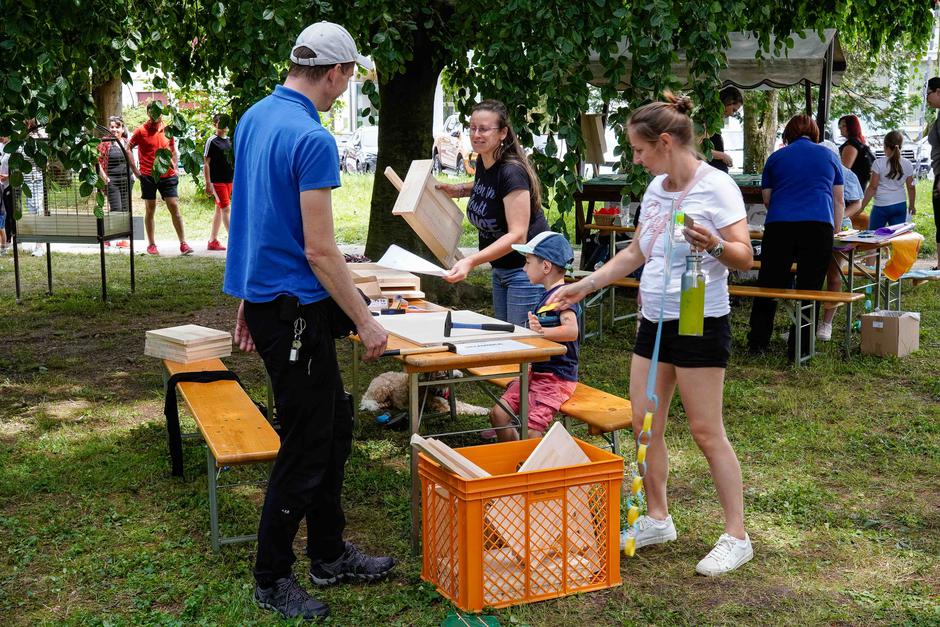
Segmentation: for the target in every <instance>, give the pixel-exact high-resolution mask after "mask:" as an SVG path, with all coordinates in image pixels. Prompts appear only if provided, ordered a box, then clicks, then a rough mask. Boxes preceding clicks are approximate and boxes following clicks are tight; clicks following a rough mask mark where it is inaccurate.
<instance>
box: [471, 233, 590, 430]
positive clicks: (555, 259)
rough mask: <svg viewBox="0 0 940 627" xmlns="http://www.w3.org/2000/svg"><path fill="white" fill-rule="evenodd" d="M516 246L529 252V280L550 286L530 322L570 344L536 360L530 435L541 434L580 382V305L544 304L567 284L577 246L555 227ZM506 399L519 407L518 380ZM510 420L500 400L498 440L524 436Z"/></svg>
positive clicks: (495, 415) (494, 417)
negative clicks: (568, 271)
mask: <svg viewBox="0 0 940 627" xmlns="http://www.w3.org/2000/svg"><path fill="white" fill-rule="evenodd" d="M512 247H513V249H514V250H516V251H518V252H520V253H523V254H525V272H526V276H528V277H529V281H531V282H532V283H533V284H537V285H542V286H543V287H544V288H545V294H544V295H543V296H542V300H540V301H539V304H538V305H537V306H536V308H535V312H531V311H530V312H529V322H528V326H529V328H530V329H532V330H533V331H538V332H539V333H541V334H542V336H543V337H544V338H545V339H547V340H551V341H553V342H558V343H559V344H564V345H565V346H566V347H567V348H568V352H566V353H564V354H562V355H555V356H554V357H552V358H551V359H549V360H548V361H541V362H535V363H533V364H532V368H531V371H530V373H529V437H530V438H539V437H542V434H543V433H544V432H545V430H546V429H548V426H549V425H550V424H551V422H552V419H553V418H554V417H555V412H557V411H558V410H559V408H560V407H561V406H562V404H563V403H564V402H565V401H567V400H568V399H569V398H571V395H572V394H574V389H575V387H577V385H578V316H579V315H580V314H581V307H580V305H573V306H571V307H570V308H565V309H558V308H556V307H554V306H551V305H549V306H546V305H545V303H546V301H548V299H549V297H550V296H551V295H552V293H553V292H554V291H555V290H557V289H558V288H559V287H561V286H562V285H564V284H565V268H566V266H569V265H570V264H571V263H572V262H573V261H574V251H572V249H571V244H569V243H568V240H567V239H566V238H565V236H564V235H562V234H560V233H555V232H552V231H545V232H543V233H539V234H538V235H536V236H535V237H533V238H532V239H531V240H529V242H528V243H527V244H524V245H519V244H513V246H512ZM501 400H502V402H503V403H505V404H506V405H507V406H508V407H509V408H510V409H511V410H512V411H513V412H516V413H518V411H519V381H513V382H512V383H511V384H510V385H509V387H508V388H507V389H506V393H505V394H503V397H502V399H501ZM511 420H512V417H511V416H510V415H509V414H508V413H507V412H506V410H505V409H503V408H502V406H501V405H500V404H497V405H495V406H494V407H493V409H492V410H491V411H490V421H491V422H492V424H493V427H494V429H495V430H496V437H497V438H498V439H499V441H501V442H506V441H510V440H517V439H519V434H518V433H517V431H516V430H515V428H513V427H512V423H511ZM500 427H507V428H500Z"/></svg>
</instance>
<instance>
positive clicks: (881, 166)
mask: <svg viewBox="0 0 940 627" xmlns="http://www.w3.org/2000/svg"><path fill="white" fill-rule="evenodd" d="M890 171H891V165H890V164H889V163H888V158H887V157H878V158H877V159H875V162H874V163H873V164H872V165H871V172H872V174H877V175H878V189H877V190H876V191H875V206H877V207H887V206H890V205H896V204H898V203H899V202H906V201H907V192H906V191H905V190H906V186H907V179H909V178H910V177H912V176H913V175H914V166H913V164H911V162H910V161H908V160H907V159H905V158H904V157H901V178H899V179H892V178H888V173H889V172H890Z"/></svg>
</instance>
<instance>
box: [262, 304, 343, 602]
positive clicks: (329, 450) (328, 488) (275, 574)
mask: <svg viewBox="0 0 940 627" xmlns="http://www.w3.org/2000/svg"><path fill="white" fill-rule="evenodd" d="M330 306H333V307H335V305H333V302H332V300H330V299H327V300H326V301H320V302H318V303H313V304H311V305H304V306H302V307H300V308H299V309H294V311H295V314H294V316H296V315H298V314H299V315H302V316H303V318H304V320H305V321H306V323H307V326H306V330H305V331H304V333H303V336H302V343H303V346H302V348H301V350H300V359H299V360H298V361H297V362H296V363H290V362H289V360H288V359H289V355H290V350H291V342H292V341H293V339H294V321H293V319H292V316H291V315H287V313H289V312H287V313H285V308H284V307H283V303H282V302H281V300H280V299H279V300H275V301H272V302H270V303H263V304H257V303H248V302H245V319H246V321H247V323H248V329H249V330H250V331H251V337H252V339H253V340H254V342H255V346H256V347H257V349H258V352H259V353H260V355H261V358H262V359H263V360H264V365H265V368H266V369H267V371H268V375H269V376H270V377H271V382H272V384H273V386H274V402H275V406H276V407H277V416H278V420H279V422H280V425H281V434H280V435H281V448H280V451H279V452H278V455H277V459H276V460H275V462H274V468H273V470H272V472H271V478H270V481H269V482H268V491H267V494H266V496H265V499H264V507H263V509H262V511H261V523H260V525H259V527H258V557H257V561H256V563H255V579H256V580H257V582H258V584H259V585H260V586H262V587H270V586H271V585H272V584H273V583H274V581H275V580H277V579H280V578H282V577H287V576H289V575H290V573H291V566H292V565H293V563H294V561H295V559H296V558H295V556H294V551H293V549H292V544H293V542H294V537H295V536H296V535H297V528H298V527H299V526H300V521H301V519H302V518H306V519H307V555H308V556H309V557H310V558H311V559H323V560H327V561H333V560H334V559H336V558H337V557H339V556H340V555H341V554H342V553H343V551H344V548H345V547H344V544H343V529H344V528H345V526H346V517H345V516H344V514H343V507H342V491H343V470H344V466H345V464H346V460H347V458H348V457H349V453H350V450H351V447H352V426H353V425H352V404H351V401H350V399H349V397H348V396H347V395H346V393H345V392H344V390H343V382H342V378H341V377H340V373H339V366H338V364H337V361H336V346H335V344H334V339H333V336H332V333H331V332H330V326H329V321H328V317H329V312H328V308H329V307H330ZM289 318H291V319H289Z"/></svg>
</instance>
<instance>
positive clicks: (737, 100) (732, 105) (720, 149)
mask: <svg viewBox="0 0 940 627" xmlns="http://www.w3.org/2000/svg"><path fill="white" fill-rule="evenodd" d="M718 96H719V98H721V104H722V106H724V108H725V109H724V117H725V119H728V118H730V117H731V116H732V115H734V114H735V113H737V112H738V110H739V109H740V108H741V106H742V105H744V96H743V95H742V94H741V91H740V90H739V89H738V88H737V87H734V86H733V85H729V86H727V87H725V88H724V89H722V90H721V92H719V94H718ZM710 139H711V142H712V160H711V161H709V162H708V165H710V166H712V167H713V168H715V169H716V170H721V171H722V172H727V171H728V170H729V169H730V168H731V167H732V166H733V165H734V162H733V161H732V160H731V155H729V154H728V153H726V152H725V151H724V150H725V140H724V138H723V137H722V136H721V133H720V132H718V133H715V134H714V135H712V136H711V138H710Z"/></svg>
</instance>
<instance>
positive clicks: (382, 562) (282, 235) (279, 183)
mask: <svg viewBox="0 0 940 627" xmlns="http://www.w3.org/2000/svg"><path fill="white" fill-rule="evenodd" d="M356 63H358V64H359V65H361V66H363V67H365V68H367V69H371V67H372V64H371V62H370V61H369V60H368V59H366V58H365V57H363V56H361V55H360V54H359V53H358V51H357V50H356V44H355V42H353V39H352V37H351V36H350V34H349V33H348V32H347V31H346V29H345V28H343V27H342V26H339V25H337V24H331V23H329V22H319V23H317V24H313V25H311V26H309V27H307V28H306V29H305V30H304V31H303V32H302V33H301V34H300V36H299V37H298V38H297V41H296V44H295V46H294V48H293V50H292V52H291V67H290V71H289V72H288V75H287V79H286V80H285V81H284V84H283V85H279V86H277V88H275V90H274V93H273V94H271V95H269V96H268V97H266V98H264V99H263V100H261V101H259V102H257V103H256V104H255V105H254V106H252V107H251V108H250V109H249V110H248V111H247V112H246V113H245V115H244V116H242V118H241V120H240V121H239V122H238V129H237V133H236V137H235V178H234V181H233V190H232V191H233V199H232V215H231V231H230V233H229V254H228V259H227V264H226V269H225V284H224V291H225V292H226V293H227V294H230V295H232V296H235V297H236V298H241V299H242V303H241V304H240V305H239V307H238V314H237V316H236V322H235V341H236V343H237V344H238V345H239V346H240V347H241V348H242V350H246V351H250V350H254V349H255V348H257V350H258V352H259V353H260V355H261V358H262V359H263V360H264V365H265V368H266V369H267V371H268V375H269V376H270V378H271V382H272V384H273V386H274V396H275V404H276V406H277V415H278V419H279V421H280V425H281V432H280V436H281V447H280V450H279V451H278V455H277V460H276V461H275V462H274V468H273V469H272V471H271V477H270V480H269V482H268V490H267V494H266V495H265V501H264V507H263V509H262V512H261V522H260V525H259V528H258V555H257V560H256V563H255V570H254V575H255V580H256V586H255V592H254V598H255V600H256V601H257V603H258V604H259V605H261V606H262V607H264V608H266V609H271V610H276V611H278V612H279V613H280V614H281V615H283V616H284V617H286V618H295V617H302V618H304V619H313V618H319V617H324V616H327V615H328V614H329V609H328V608H327V606H326V605H324V604H323V603H321V602H319V601H317V600H316V599H314V598H313V597H311V596H310V595H309V594H307V592H306V590H304V589H303V587H302V586H301V585H300V584H299V583H298V582H297V580H296V579H295V578H294V576H293V575H292V574H291V566H292V564H293V563H294V561H295V559H296V558H295V556H294V552H293V549H292V544H293V541H294V537H295V536H296V534H297V528H298V526H299V524H300V521H301V520H302V519H304V518H306V521H307V555H308V556H309V557H310V571H309V575H310V579H311V580H312V581H313V583H314V584H316V585H329V584H332V583H336V582H338V581H341V580H344V579H346V580H356V581H371V580H375V579H378V578H380V577H382V576H384V575H386V574H387V573H388V572H389V571H390V570H391V569H392V567H393V566H394V565H395V561H394V560H393V559H392V558H390V557H371V556H368V555H366V554H364V553H363V552H362V551H360V550H359V549H358V548H357V547H355V546H354V545H353V544H352V543H350V542H345V541H344V540H343V529H344V527H345V523H346V520H345V517H344V515H343V508H342V503H341V496H342V489H343V468H344V465H345V463H346V459H347V458H348V456H349V452H350V450H351V446H352V403H351V399H350V397H349V395H348V394H346V393H345V391H344V390H343V382H342V379H341V377H340V373H339V366H338V364H337V361H336V347H335V345H334V338H335V337H340V336H342V335H346V334H348V333H349V332H350V331H355V332H356V333H357V334H358V335H359V338H360V339H361V340H362V344H363V348H364V350H365V358H366V359H375V358H376V357H378V356H379V355H380V354H381V353H382V352H383V351H384V350H385V345H386V340H387V335H386V333H385V331H384V329H383V328H382V327H381V326H380V325H379V324H378V323H377V322H376V321H375V319H374V318H373V317H372V316H371V315H370V313H369V311H368V309H367V307H366V304H365V302H364V301H363V299H362V297H361V296H360V294H359V292H358V291H357V290H356V288H355V286H354V285H353V281H352V277H351V275H350V273H349V270H348V269H347V268H346V263H345V260H344V258H343V255H342V253H341V252H340V251H339V249H338V248H337V246H336V241H335V240H334V237H333V215H332V200H331V198H332V189H333V188H334V187H339V184H340V182H339V164H338V157H337V152H336V142H335V140H334V139H333V137H332V135H330V133H328V132H327V131H326V129H324V128H323V127H322V126H321V125H320V117H319V114H318V113H317V112H318V111H328V110H329V109H330V106H331V105H332V104H333V102H334V101H335V100H336V98H337V97H338V96H339V95H340V94H342V93H343V92H345V91H346V87H347V84H348V82H349V78H350V77H351V76H352V75H353V72H354V71H355V65H356Z"/></svg>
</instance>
